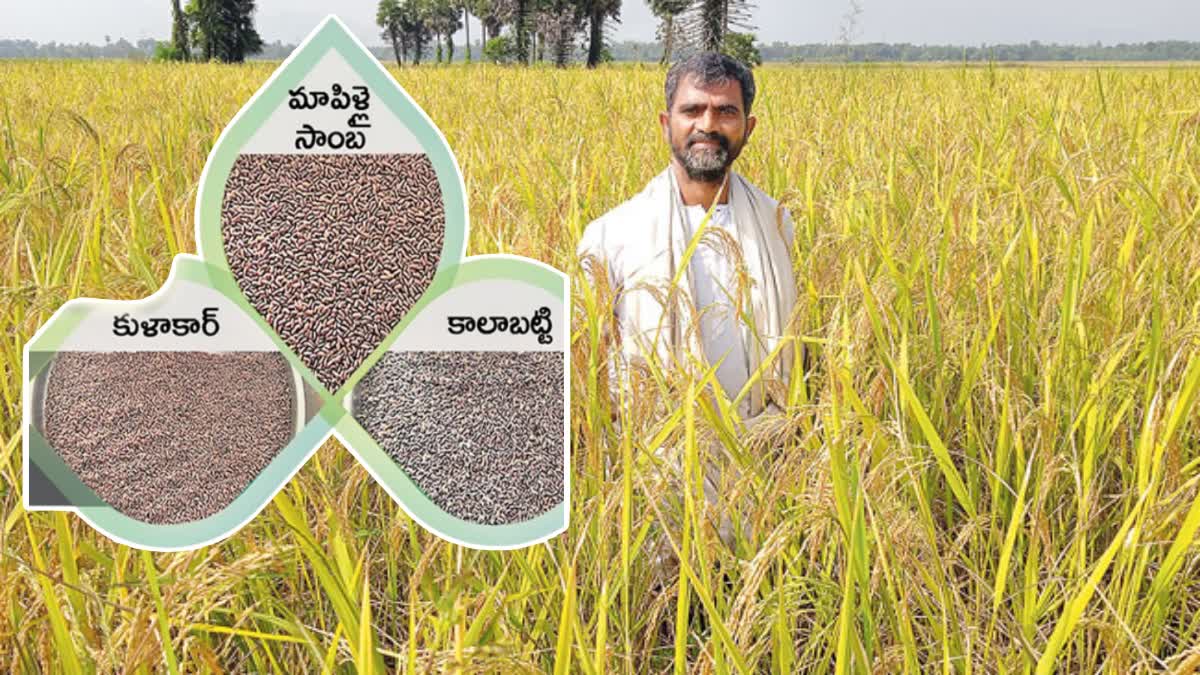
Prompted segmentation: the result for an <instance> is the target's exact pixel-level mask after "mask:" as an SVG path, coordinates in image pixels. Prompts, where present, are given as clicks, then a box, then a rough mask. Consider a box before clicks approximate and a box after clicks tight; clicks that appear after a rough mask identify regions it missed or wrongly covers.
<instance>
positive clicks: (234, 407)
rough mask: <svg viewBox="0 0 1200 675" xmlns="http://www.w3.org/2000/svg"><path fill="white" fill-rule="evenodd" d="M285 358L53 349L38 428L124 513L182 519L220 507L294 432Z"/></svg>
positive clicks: (263, 354) (162, 520)
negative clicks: (56, 351)
mask: <svg viewBox="0 0 1200 675" xmlns="http://www.w3.org/2000/svg"><path fill="white" fill-rule="evenodd" d="M294 390H295V385H294V383H293V380H292V371H291V368H290V367H289V366H288V363H287V360H286V359H284V358H283V356H281V355H279V354H272V353H268V352H227V353H207V352H63V353H61V354H59V355H58V356H56V357H55V359H54V361H53V363H52V365H51V368H50V373H49V375H48V377H47V381H46V401H45V410H44V413H43V414H44V425H45V437H46V440H47V442H49V443H50V445H51V447H53V448H54V450H55V451H57V453H58V454H59V456H60V457H62V459H63V461H64V462H66V464H67V466H69V467H71V469H72V470H73V471H74V472H75V473H76V475H78V476H79V478H80V479H81V480H82V481H83V484H84V485H86V486H88V487H89V488H91V489H92V491H93V492H95V493H96V496H98V497H100V498H101V499H103V500H104V501H105V502H107V503H108V504H109V505H111V506H112V507H113V508H115V509H116V510H118V511H120V512H121V513H124V514H125V515H127V516H129V517H131V518H135V519H137V520H141V521H145V522H147V523H155V524H165V523H184V522H190V521H195V520H200V519H202V518H205V517H208V516H211V515H213V514H214V513H217V512H218V511H220V510H221V509H223V508H225V507H226V506H228V505H229V504H230V503H231V502H232V501H233V500H234V499H235V498H237V496H238V495H239V494H241V493H242V491H243V490H244V489H245V488H246V486H247V485H249V484H250V481H252V480H254V478H255V477H256V476H258V474H259V473H261V472H262V470H263V469H264V468H266V466H267V464H268V463H270V461H271V460H272V459H274V458H275V455H277V454H278V453H279V451H280V450H282V449H283V448H284V446H286V445H287V444H288V442H289V441H291V439H292V436H293V435H294V434H295V432H296V421H295V402H294V401H295V397H296V394H295V391H294Z"/></svg>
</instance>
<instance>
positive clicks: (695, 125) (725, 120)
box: [658, 75, 757, 183]
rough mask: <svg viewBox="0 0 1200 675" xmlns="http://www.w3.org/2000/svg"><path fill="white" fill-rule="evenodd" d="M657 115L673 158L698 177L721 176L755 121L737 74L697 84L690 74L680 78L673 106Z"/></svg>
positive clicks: (715, 180)
mask: <svg viewBox="0 0 1200 675" xmlns="http://www.w3.org/2000/svg"><path fill="white" fill-rule="evenodd" d="M658 118H659V123H660V124H661V125H662V128H663V133H664V134H665V135H666V138H667V143H669V144H670V145H671V153H672V154H674V155H675V159H676V161H678V162H679V163H680V165H682V166H683V168H684V170H685V171H686V172H687V175H688V178H691V179H692V180H694V181H699V182H702V183H719V182H721V181H722V180H723V179H724V178H725V172H726V171H727V170H728V169H729V166H730V165H731V164H733V160H735V159H737V157H738V155H739V154H741V152H742V147H743V146H745V145H746V140H747V139H748V138H750V133H751V132H752V131H754V125H755V123H756V122H757V120H756V119H755V118H754V116H753V115H747V114H746V110H745V107H744V106H743V105H742V86H741V85H740V84H738V81H737V80H733V79H730V80H726V81H725V82H721V83H719V84H717V83H713V84H704V85H701V84H699V83H698V82H697V81H696V78H695V76H693V75H688V76H687V77H685V78H683V81H682V82H680V83H679V88H678V89H676V91H675V100H674V102H673V103H672V105H671V109H670V110H668V111H666V112H664V113H659V116H658Z"/></svg>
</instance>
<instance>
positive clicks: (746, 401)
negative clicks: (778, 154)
mask: <svg viewBox="0 0 1200 675" xmlns="http://www.w3.org/2000/svg"><path fill="white" fill-rule="evenodd" d="M754 95H755V86H754V76H753V75H752V74H751V72H750V71H749V70H748V69H747V68H746V67H745V66H743V65H742V64H741V63H739V62H738V61H736V60H734V59H732V58H730V57H728V56H724V55H722V54H716V53H712V52H706V53H701V54H697V55H696V56H693V57H691V58H689V59H687V60H686V61H682V62H680V63H677V64H675V65H674V66H673V67H672V68H671V70H670V71H669V72H668V73H667V81H666V103H667V108H666V110H665V111H664V112H661V113H659V124H660V125H661V127H662V132H663V136H664V138H665V140H666V141H667V144H668V145H669V146H670V149H671V160H670V165H669V166H668V167H667V169H666V170H665V171H663V172H662V173H660V174H659V175H658V176H656V177H655V178H654V179H653V180H651V181H650V183H649V185H647V186H646V188H645V189H644V190H642V192H641V193H639V194H638V195H636V196H635V197H633V198H632V199H630V200H629V201H627V202H625V203H623V204H621V205H620V206H618V207H616V208H615V209H613V210H612V211H610V212H608V213H606V214H605V215H603V216H601V217H600V218H599V219H597V220H596V221H595V222H593V223H591V224H590V225H589V226H588V227H587V229H586V230H585V231H584V234H583V238H582V240H581V241H580V244H579V254H580V257H581V258H582V259H583V260H584V261H585V265H586V264H590V267H591V272H592V274H594V275H603V274H607V276H608V282H609V285H610V287H611V288H612V289H614V291H615V294H616V296H615V297H616V299H615V302H614V313H615V315H616V316H615V318H616V321H617V326H618V333H619V334H618V336H617V337H618V338H619V340H620V357H621V359H620V361H621V364H620V365H622V366H626V365H630V364H636V363H644V362H645V360H646V359H648V358H657V360H658V363H659V364H660V365H661V366H663V367H668V368H670V367H678V368H686V367H688V363H689V355H692V356H695V355H703V356H704V357H705V360H706V361H707V362H708V363H709V364H717V371H716V379H717V381H718V382H719V383H720V386H721V388H722V389H723V390H724V392H725V395H726V396H728V397H729V398H730V399H731V400H733V399H734V398H735V397H737V396H738V395H739V393H740V392H741V391H742V389H743V388H744V387H745V385H746V384H747V382H749V381H750V380H751V377H752V376H753V375H754V374H755V373H756V372H758V371H759V370H760V369H761V370H762V371H763V372H762V377H761V378H760V379H759V380H758V381H756V385H755V386H754V387H752V388H751V390H750V391H749V392H748V395H747V396H745V397H744V398H743V400H742V403H741V405H740V406H739V412H740V413H741V415H742V417H743V418H749V417H754V416H756V415H759V414H760V413H761V412H763V411H764V410H765V409H766V408H767V406H768V405H769V404H770V403H771V401H772V398H777V397H772V396H771V393H770V391H771V390H774V391H775V392H779V391H781V390H783V391H786V383H787V379H788V376H789V369H788V365H789V361H790V360H791V359H790V357H788V356H787V354H786V351H787V350H785V354H782V355H780V358H774V359H772V360H771V363H769V364H768V366H767V367H765V368H763V363H764V361H765V360H766V359H767V356H768V355H769V354H771V352H772V350H773V349H774V348H775V346H776V345H777V344H778V343H779V340H780V338H781V337H782V336H783V334H784V332H785V330H786V328H787V325H788V322H789V318H790V315H791V312H792V309H793V307H794V305H795V302H796V290H795V280H794V278H793V276H792V261H791V258H790V255H789V252H790V250H791V245H792V233H793V228H792V220H791V217H790V216H789V214H788V212H787V210H786V209H785V208H783V207H782V206H781V205H780V204H779V203H778V202H777V201H776V200H774V199H772V198H771V197H769V196H767V194H766V193H764V192H763V191H762V190H760V189H758V188H757V187H755V186H754V185H752V184H751V183H750V181H748V180H746V179H745V178H743V177H742V176H740V175H738V174H737V173H735V172H733V171H731V170H730V166H731V165H732V164H733V162H734V160H736V159H737V157H738V155H739V154H741V151H742V148H743V147H744V146H745V144H746V141H747V140H749V138H750V135H751V133H752V132H753V131H754V127H755V124H756V123H757V119H756V118H755V117H754V115H752V114H751V112H750V110H751V105H752V104H753V102H754ZM697 235H699V240H698V243H697V244H696V246H695V247H694V250H693V251H692V253H691V255H690V259H689V258H688V249H689V247H690V245H691V243H692V242H693V240H694V238H696V237H697ZM685 260H686V261H687V262H686V264H685V262H684V261H685ZM681 268H682V269H681ZM673 281H677V283H672V282H673ZM771 383H773V384H775V385H776V386H774V387H769V386H764V385H766V384H771ZM780 384H782V385H785V386H784V387H783V388H781V387H779V386H778V385H780Z"/></svg>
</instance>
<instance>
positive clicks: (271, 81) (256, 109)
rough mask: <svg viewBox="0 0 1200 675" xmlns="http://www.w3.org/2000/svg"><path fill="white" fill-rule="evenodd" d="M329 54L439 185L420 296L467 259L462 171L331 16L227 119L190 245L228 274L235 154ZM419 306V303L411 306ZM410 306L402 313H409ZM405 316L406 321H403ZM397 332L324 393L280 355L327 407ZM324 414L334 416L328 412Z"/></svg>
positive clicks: (425, 120) (421, 115)
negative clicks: (436, 223) (431, 267)
mask: <svg viewBox="0 0 1200 675" xmlns="http://www.w3.org/2000/svg"><path fill="white" fill-rule="evenodd" d="M331 50H332V51H334V52H336V53H337V54H338V56H340V57H341V58H342V59H344V60H345V61H346V63H347V64H348V65H349V66H350V68H351V69H352V70H354V72H355V74H357V75H358V76H360V77H362V78H363V81H364V82H365V83H366V84H367V86H368V87H370V88H371V95H372V97H373V98H374V99H378V100H379V101H381V102H382V103H383V104H384V106H386V107H387V109H388V110H389V111H390V112H391V113H392V114H393V115H395V116H396V118H397V119H399V120H400V121H401V122H402V123H403V124H404V125H405V126H406V127H408V130H409V131H410V132H411V133H412V134H413V136H414V137H415V138H416V140H417V142H418V143H420V145H421V148H422V150H424V152H425V154H426V156H427V157H428V158H429V161H430V163H431V164H432V165H433V169H434V172H435V173H436V174H437V179H438V185H439V187H440V188H441V191H442V203H443V205H444V210H445V222H446V229H445V237H444V239H443V241H442V254H441V258H440V259H439V261H438V271H437V274H436V275H435V276H434V279H433V281H432V282H431V283H430V286H429V288H428V289H426V291H425V292H426V293H428V292H429V291H430V289H433V288H434V287H435V286H436V285H437V284H438V281H439V280H438V277H440V276H442V275H443V272H444V271H445V270H446V269H448V268H452V267H454V266H456V265H458V263H459V262H461V261H462V259H463V257H464V256H465V255H466V246H467V233H468V232H469V230H470V223H469V220H468V214H467V208H466V184H465V183H464V182H463V177H462V172H461V171H460V170H459V167H458V162H457V161H456V160H455V158H454V153H453V152H452V151H451V150H450V145H449V144H448V143H447V142H446V137H445V136H444V135H443V134H442V132H441V130H440V129H438V128H437V125H435V124H434V123H433V121H432V120H431V119H429V116H428V115H426V114H425V111H424V110H422V109H421V107H420V106H419V105H417V103H416V101H414V100H413V99H412V97H411V96H409V95H408V92H406V91H404V89H403V88H402V87H401V86H400V85H399V84H398V83H397V82H396V80H395V79H393V78H392V76H391V74H390V73H388V72H387V70H385V69H384V68H383V66H382V65H381V64H380V63H379V62H378V61H377V60H375V58H374V57H373V56H371V54H370V52H369V51H368V50H367V48H366V47H365V46H363V44H362V43H361V42H359V41H358V39H357V38H355V37H354V35H353V34H351V33H350V31H349V30H348V29H347V28H346V26H345V24H343V23H342V22H341V20H339V19H338V18H337V17H336V16H332V15H331V16H329V17H327V18H326V19H325V20H324V21H323V22H321V24H320V25H319V26H317V28H316V29H315V30H313V32H312V33H310V34H309V36H308V37H307V38H305V39H304V41H303V42H301V43H300V46H298V47H297V48H296V49H295V50H294V51H293V52H292V54H291V55H290V56H289V57H288V58H287V59H286V60H285V61H284V62H283V63H282V64H281V65H280V66H279V68H277V69H276V70H275V72H274V73H273V74H272V75H271V77H270V78H268V79H267V81H266V82H265V83H264V84H263V85H262V87H260V88H259V90H258V91H257V92H255V94H254V95H253V96H252V97H250V100H249V101H247V102H246V104H245V105H244V106H242V109H241V110H239V111H238V113H237V115H234V117H233V119H232V120H231V121H230V122H229V124H228V125H226V127H225V129H224V130H223V131H222V132H221V135H220V136H219V137H218V138H217V142H216V144H215V145H214V146H213V149H212V151H211V152H210V153H209V156H208V162H207V163H206V164H205V165H204V171H203V172H202V173H201V174H200V186H199V191H198V195H197V198H196V245H197V247H198V251H199V254H200V255H201V256H202V257H203V258H204V259H205V260H207V261H208V262H209V264H212V265H215V266H217V267H221V268H223V269H226V270H228V269H229V262H228V260H227V259H226V258H225V246H224V241H223V239H222V234H221V204H222V201H223V199H224V196H225V183H226V181H228V179H229V174H230V171H231V170H232V169H233V164H234V162H235V161H236V160H237V158H238V155H240V154H241V153H242V149H243V148H244V147H245V146H246V144H247V143H248V142H249V141H250V139H251V138H253V136H254V134H255V132H257V131H258V130H259V129H260V128H262V126H263V125H264V124H267V122H268V121H269V119H270V117H271V115H272V114H273V113H275V112H276V111H277V110H278V109H279V108H280V106H285V105H286V104H287V99H288V90H289V89H292V88H295V87H296V86H297V85H298V84H299V83H300V82H301V81H302V80H303V79H304V77H305V76H306V75H307V74H308V73H309V72H310V71H311V70H312V69H313V67H314V66H316V65H317V64H318V63H319V62H320V61H321V59H322V57H324V56H325V55H326V54H327V53H329V52H330V51H331ZM238 304H239V306H241V307H242V308H243V309H245V310H246V311H247V312H249V313H250V314H251V316H254V317H255V318H256V320H257V321H258V322H259V323H260V325H261V326H262V327H263V330H266V331H267V332H268V333H270V334H272V335H274V334H275V333H274V329H272V328H271V327H270V326H269V325H268V324H267V322H266V321H265V320H264V319H263V318H262V316H261V315H259V313H258V311H257V310H255V309H254V307H253V306H251V305H250V303H249V301H248V300H246V298H245V296H244V295H243V296H242V297H241V299H240V301H239V303H238ZM418 305H419V302H418ZM416 307H417V305H414V307H413V309H411V310H409V312H408V314H409V315H411V314H412V313H413V312H414V311H416ZM406 318H407V316H406ZM398 331H399V328H398V327H395V328H393V330H392V332H391V333H389V335H388V336H387V338H385V339H384V340H383V341H382V342H381V343H380V344H379V345H377V346H376V349H375V351H374V352H373V353H372V354H371V356H369V357H368V358H367V359H366V360H364V362H363V363H362V364H360V365H359V366H358V368H357V369H356V370H355V371H354V373H353V374H351V375H350V377H349V378H347V379H346V381H345V382H344V383H342V385H341V386H340V387H339V388H338V390H337V391H336V392H330V391H329V390H328V389H327V388H326V387H325V386H324V385H323V384H321V382H320V381H319V380H318V379H317V378H316V377H315V376H314V375H313V373H312V371H311V370H310V369H309V368H308V366H307V365H305V364H304V363H303V362H302V361H301V360H300V358H299V357H298V356H297V355H296V354H295V352H294V351H293V350H292V349H291V347H289V346H287V345H284V349H285V355H287V357H288V360H289V361H291V362H292V363H293V364H299V367H300V369H301V372H303V373H304V374H305V379H306V381H308V384H309V385H310V386H311V387H313V389H314V390H316V391H317V392H318V393H319V394H320V396H321V398H322V400H324V401H325V402H326V403H327V404H333V403H334V402H335V401H336V400H337V399H339V398H340V397H341V396H342V395H343V394H344V393H345V392H347V391H349V390H350V389H351V388H352V387H353V386H354V384H355V383H356V382H358V380H359V379H361V378H362V376H363V375H364V374H365V373H366V371H367V369H368V368H369V364H370V363H373V362H374V361H375V360H378V356H379V354H381V353H382V351H383V350H385V349H386V345H387V344H390V342H391V341H392V340H393V339H394V337H395V335H396V334H397V333H398ZM323 414H329V415H331V416H334V417H337V416H340V415H339V414H338V413H337V412H334V411H330V412H329V413H323Z"/></svg>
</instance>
